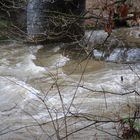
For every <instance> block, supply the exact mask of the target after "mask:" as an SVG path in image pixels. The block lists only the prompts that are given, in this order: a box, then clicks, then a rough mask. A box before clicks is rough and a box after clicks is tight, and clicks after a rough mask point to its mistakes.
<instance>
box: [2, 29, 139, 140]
mask: <svg viewBox="0 0 140 140" xmlns="http://www.w3.org/2000/svg"><path fill="white" fill-rule="evenodd" d="M96 35H98V36H99V38H101V40H103V38H104V37H105V36H106V33H104V32H103V31H99V32H98V34H97V33H96ZM93 38H94V39H96V40H94V42H92V41H91V40H90V44H92V43H93V44H94V43H95V42H96V41H97V40H98V39H99V38H98V39H97V36H96V37H95V34H94V35H93V36H92V39H93ZM98 41H99V40H98ZM64 46H65V44H62V43H60V44H50V45H44V46H43V45H27V44H22V43H16V42H11V43H7V44H3V43H2V44H0V140H12V139H13V140H28V139H29V140H32V139H33V140H34V139H41V140H46V139H47V140H49V139H56V135H55V134H54V133H55V132H54V131H55V130H54V126H53V125H52V118H53V120H55V121H54V122H55V125H56V128H59V129H58V130H61V131H62V132H61V133H60V135H61V136H62V137H63V136H65V133H64V130H65V127H64V122H63V121H62V118H63V117H64V114H65V115H66V116H69V117H68V120H67V123H68V132H72V131H74V130H76V129H79V128H81V127H83V126H86V125H87V124H90V123H91V122H90V121H88V120H84V118H81V119H79V120H78V119H77V118H76V119H74V118H72V117H70V116H71V115H72V114H74V113H76V114H90V115H89V117H91V118H92V119H97V118H98V119H99V120H100V119H101V118H100V117H101V116H102V118H103V119H108V118H114V119H115V118H118V117H120V118H121V117H127V116H129V115H131V114H133V110H134V109H135V107H136V105H139V101H140V97H139V96H137V95H136V94H135V93H131V92H132V91H137V92H140V77H139V76H140V63H139V60H140V59H139V58H140V49H139V47H137V46H136V47H135V48H134V49H132V48H131V49H129V51H128V53H127V57H126V56H125V57H123V56H122V53H121V54H120V51H119V50H120V46H119V48H116V49H114V50H113V51H112V52H111V53H110V55H109V56H108V57H106V58H105V59H98V60H97V58H101V56H102V52H101V51H100V50H93V52H94V53H95V54H94V55H95V57H96V58H88V59H85V58H84V57H83V54H82V56H81V55H79V54H77V52H74V53H72V54H70V53H67V52H65V51H64V50H62V47H64ZM90 49H91V48H90ZM121 51H122V50H121ZM118 54H120V56H118ZM119 58H120V60H121V61H118V60H119ZM124 58H125V60H124ZM81 60H82V61H81ZM108 61H109V62H108ZM122 61H123V62H130V63H122ZM114 62H115V63H114ZM129 92H130V93H131V94H127V95H124V94H125V93H129ZM62 104H63V105H62ZM130 106H131V107H130ZM58 120H60V122H58ZM117 127H118V125H117V124H116V125H114V124H112V123H111V122H110V123H105V124H101V123H100V124H98V125H96V126H95V125H93V126H91V127H89V128H86V129H83V130H81V131H79V132H77V133H74V134H73V135H71V136H70V137H69V139H71V140H72V139H74V140H79V139H80V140H85V139H96V138H99V139H103V140H105V139H107V140H108V139H110V140H111V139H117V137H116V135H117ZM115 128H116V129H115ZM103 130H105V132H104V131H103ZM106 131H107V132H109V133H111V135H110V134H109V133H106Z"/></svg>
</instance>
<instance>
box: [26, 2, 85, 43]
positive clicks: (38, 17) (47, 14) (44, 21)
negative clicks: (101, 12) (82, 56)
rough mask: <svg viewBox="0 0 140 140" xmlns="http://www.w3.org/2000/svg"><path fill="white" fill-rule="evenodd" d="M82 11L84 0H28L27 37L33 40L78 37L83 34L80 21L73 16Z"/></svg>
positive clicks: (78, 14) (83, 9) (79, 14)
mask: <svg viewBox="0 0 140 140" xmlns="http://www.w3.org/2000/svg"><path fill="white" fill-rule="evenodd" d="M84 11H85V0H29V3H28V6H27V32H28V38H29V39H30V40H32V41H33V42H40V41H44V40H46V39H50V40H57V41H62V40H67V39H68V40H73V39H77V38H80V37H81V36H82V35H83V34H84V31H83V28H82V27H81V25H82V22H81V20H80V18H79V19H78V18H74V16H81V14H82V13H84ZM71 16H73V17H71ZM68 17H69V18H68ZM72 36H73V37H72Z"/></svg>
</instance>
